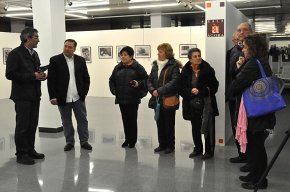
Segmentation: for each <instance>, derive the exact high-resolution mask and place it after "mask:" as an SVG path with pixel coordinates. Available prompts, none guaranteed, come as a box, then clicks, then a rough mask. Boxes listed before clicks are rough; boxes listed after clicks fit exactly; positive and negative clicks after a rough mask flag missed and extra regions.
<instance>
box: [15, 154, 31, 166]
mask: <svg viewBox="0 0 290 192" xmlns="http://www.w3.org/2000/svg"><path fill="white" fill-rule="evenodd" d="M16 161H17V163H20V164H23V165H33V164H34V163H35V161H34V159H32V158H31V157H30V156H29V155H27V154H25V155H19V156H17V160H16Z"/></svg>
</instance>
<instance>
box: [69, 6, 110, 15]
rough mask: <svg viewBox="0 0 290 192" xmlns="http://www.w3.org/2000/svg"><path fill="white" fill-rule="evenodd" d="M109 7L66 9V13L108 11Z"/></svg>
mask: <svg viewBox="0 0 290 192" xmlns="http://www.w3.org/2000/svg"><path fill="white" fill-rule="evenodd" d="M110 10H111V8H109V7H107V8H96V9H75V10H66V12H67V13H83V14H87V13H88V12H99V11H110Z"/></svg>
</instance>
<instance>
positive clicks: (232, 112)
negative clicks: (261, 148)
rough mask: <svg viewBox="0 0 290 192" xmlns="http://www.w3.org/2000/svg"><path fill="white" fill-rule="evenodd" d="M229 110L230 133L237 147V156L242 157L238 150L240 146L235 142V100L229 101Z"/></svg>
mask: <svg viewBox="0 0 290 192" xmlns="http://www.w3.org/2000/svg"><path fill="white" fill-rule="evenodd" d="M229 110H230V117H231V127H232V131H233V137H234V140H235V143H236V146H237V149H238V153H239V156H242V155H244V154H242V153H241V150H240V144H239V142H238V140H236V123H237V115H236V114H237V112H238V111H237V110H239V109H237V103H236V101H235V100H229Z"/></svg>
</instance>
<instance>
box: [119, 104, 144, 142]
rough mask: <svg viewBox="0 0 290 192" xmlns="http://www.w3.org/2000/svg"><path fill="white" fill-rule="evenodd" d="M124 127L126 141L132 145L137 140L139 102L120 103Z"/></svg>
mask: <svg viewBox="0 0 290 192" xmlns="http://www.w3.org/2000/svg"><path fill="white" fill-rule="evenodd" d="M119 107H120V111H121V115H122V120H123V127H124V133H125V141H126V142H128V143H129V144H131V145H135V144H136V142H137V117H138V107H139V104H119Z"/></svg>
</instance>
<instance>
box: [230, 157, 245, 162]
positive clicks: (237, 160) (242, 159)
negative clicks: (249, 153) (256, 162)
mask: <svg viewBox="0 0 290 192" xmlns="http://www.w3.org/2000/svg"><path fill="white" fill-rule="evenodd" d="M230 162H231V163H246V162H247V158H246V156H244V155H239V156H237V157H233V158H230Z"/></svg>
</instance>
